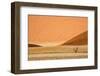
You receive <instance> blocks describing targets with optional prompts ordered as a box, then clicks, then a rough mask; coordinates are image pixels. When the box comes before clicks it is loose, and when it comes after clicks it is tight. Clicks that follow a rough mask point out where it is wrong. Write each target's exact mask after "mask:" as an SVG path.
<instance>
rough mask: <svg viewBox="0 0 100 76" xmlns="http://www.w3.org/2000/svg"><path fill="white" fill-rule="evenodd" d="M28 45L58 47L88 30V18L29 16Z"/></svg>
mask: <svg viewBox="0 0 100 76" xmlns="http://www.w3.org/2000/svg"><path fill="white" fill-rule="evenodd" d="M28 22H29V23H28V43H29V44H36V45H41V46H56V45H61V44H63V43H65V42H66V41H67V40H69V39H71V38H73V37H74V36H76V35H78V34H80V33H81V32H84V31H86V30H87V25H88V18H87V17H74V16H73V17H71V16H35V15H29V16H28Z"/></svg>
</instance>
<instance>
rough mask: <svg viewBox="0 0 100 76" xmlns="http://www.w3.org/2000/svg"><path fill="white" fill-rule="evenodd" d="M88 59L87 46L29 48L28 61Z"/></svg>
mask: <svg viewBox="0 0 100 76" xmlns="http://www.w3.org/2000/svg"><path fill="white" fill-rule="evenodd" d="M75 58H78V59H79V58H88V48H87V45H78V46H76V45H73V46H69V45H68V46H55V47H29V48H28V60H53V59H75Z"/></svg>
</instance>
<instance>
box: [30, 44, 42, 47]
mask: <svg viewBox="0 0 100 76" xmlns="http://www.w3.org/2000/svg"><path fill="white" fill-rule="evenodd" d="M28 47H41V46H40V45H36V44H28Z"/></svg>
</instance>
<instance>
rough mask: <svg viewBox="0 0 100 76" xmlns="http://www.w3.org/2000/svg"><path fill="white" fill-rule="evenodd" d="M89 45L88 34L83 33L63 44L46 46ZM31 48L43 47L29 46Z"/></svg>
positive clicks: (38, 45) (48, 44)
mask: <svg viewBox="0 0 100 76" xmlns="http://www.w3.org/2000/svg"><path fill="white" fill-rule="evenodd" d="M59 44H60V45H87V44H88V32H87V31H85V32H82V33H81V34H78V35H77V36H75V37H73V38H71V39H70V40H68V41H67V42H62V44H61V43H56V44H55V43H45V44H44V45H46V46H51V45H52V46H58V45H59ZM28 46H29V47H41V46H43V45H41V44H28Z"/></svg>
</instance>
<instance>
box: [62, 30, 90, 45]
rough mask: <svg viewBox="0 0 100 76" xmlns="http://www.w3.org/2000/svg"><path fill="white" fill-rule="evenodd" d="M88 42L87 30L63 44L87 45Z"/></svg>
mask: <svg viewBox="0 0 100 76" xmlns="http://www.w3.org/2000/svg"><path fill="white" fill-rule="evenodd" d="M86 44H88V32H87V31H85V32H83V33H81V34H79V35H77V36H75V37H73V38H72V39H70V40H69V41H67V42H65V43H64V44H62V45H86Z"/></svg>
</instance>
